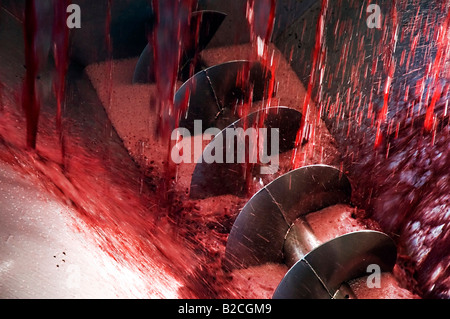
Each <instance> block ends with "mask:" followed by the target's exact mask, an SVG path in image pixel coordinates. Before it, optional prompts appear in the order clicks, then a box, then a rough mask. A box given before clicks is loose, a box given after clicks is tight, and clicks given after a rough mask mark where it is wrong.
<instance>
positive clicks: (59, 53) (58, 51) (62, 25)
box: [53, 0, 71, 163]
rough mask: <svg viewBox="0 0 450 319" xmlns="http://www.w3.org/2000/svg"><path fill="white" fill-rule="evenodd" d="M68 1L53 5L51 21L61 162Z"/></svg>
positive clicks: (67, 42) (67, 54)
mask: <svg viewBox="0 0 450 319" xmlns="http://www.w3.org/2000/svg"><path fill="white" fill-rule="evenodd" d="M70 2H71V1H70V0H59V1H56V2H55V3H54V21H53V56H54V60H55V70H56V72H55V73H56V75H55V78H54V80H53V89H54V92H55V97H56V131H57V134H58V135H59V140H60V143H61V154H62V162H63V163H64V157H65V146H64V145H65V143H64V134H63V127H62V112H63V109H64V106H65V97H66V75H67V71H68V68H69V29H68V28H67V25H66V14H67V13H66V10H67V6H68V5H69V4H70Z"/></svg>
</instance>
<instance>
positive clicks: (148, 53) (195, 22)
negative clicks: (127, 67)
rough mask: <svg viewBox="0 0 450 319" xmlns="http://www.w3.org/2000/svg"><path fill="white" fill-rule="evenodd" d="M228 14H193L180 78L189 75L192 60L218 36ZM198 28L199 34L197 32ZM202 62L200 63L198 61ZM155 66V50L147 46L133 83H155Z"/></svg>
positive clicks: (184, 43)
mask: <svg viewBox="0 0 450 319" xmlns="http://www.w3.org/2000/svg"><path fill="white" fill-rule="evenodd" d="M225 18H226V14H224V13H222V12H218V11H206V10H205V11H198V12H194V13H192V17H191V21H190V28H191V30H190V32H189V33H188V35H189V36H188V37H187V39H184V40H183V43H182V47H181V51H182V54H181V56H182V61H181V63H180V71H179V73H180V76H182V75H184V74H186V73H188V74H189V68H190V65H191V63H192V59H194V57H195V56H196V55H197V54H198V52H200V51H201V50H203V49H204V48H205V47H206V46H207V45H208V43H209V42H210V41H211V39H212V38H213V37H214V35H215V34H216V31H217V30H218V29H219V27H220V25H221V24H222V22H223V20H224V19H225ZM197 27H198V30H199V31H198V32H197V31H196V30H197ZM198 62H200V61H198ZM152 64H153V50H152V48H151V47H150V45H148V44H147V46H146V47H145V49H144V51H143V52H142V54H141V55H140V57H139V61H138V63H137V65H136V69H135V71H134V75H133V83H149V82H150V83H151V82H154V81H155V73H154V68H153V67H152ZM186 80H187V79H186Z"/></svg>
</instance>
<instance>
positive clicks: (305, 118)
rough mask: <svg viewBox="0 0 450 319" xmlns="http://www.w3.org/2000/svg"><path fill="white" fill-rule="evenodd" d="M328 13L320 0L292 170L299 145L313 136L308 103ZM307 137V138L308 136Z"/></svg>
mask: <svg viewBox="0 0 450 319" xmlns="http://www.w3.org/2000/svg"><path fill="white" fill-rule="evenodd" d="M327 11H328V0H322V4H321V9H320V14H319V19H318V21H317V27H316V39H315V45H314V52H313V56H312V68H311V74H310V77H309V81H308V88H307V91H306V95H305V100H304V102H303V112H302V120H301V124H300V129H299V131H298V133H297V137H296V140H295V147H294V152H293V155H292V160H291V165H292V168H294V169H295V168H298V167H300V165H301V161H300V158H298V156H297V152H298V150H299V147H301V144H302V142H303V140H305V139H306V140H308V139H309V136H311V135H312V134H313V132H308V131H307V126H309V125H308V124H310V123H309V119H310V102H311V95H312V90H313V87H314V85H315V84H316V74H317V70H318V69H319V62H320V61H321V59H319V58H320V56H321V52H322V49H323V46H324V32H325V18H326V14H327ZM308 135H309V136H308Z"/></svg>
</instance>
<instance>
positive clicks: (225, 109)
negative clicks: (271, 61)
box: [174, 60, 272, 133]
mask: <svg viewBox="0 0 450 319" xmlns="http://www.w3.org/2000/svg"><path fill="white" fill-rule="evenodd" d="M238 75H241V76H240V77H239V78H242V76H244V78H245V81H244V83H242V84H239V85H238V83H236V82H237V81H236V79H238ZM271 78H272V74H271V72H270V71H269V70H267V69H265V68H264V67H263V66H262V65H261V64H260V63H259V62H249V61H245V60H240V61H230V62H226V63H223V64H219V65H216V66H213V67H210V68H207V69H205V70H203V71H201V72H199V73H197V74H196V75H194V76H193V77H192V78H190V79H189V80H188V81H187V82H185V83H184V84H183V86H182V87H181V88H180V89H179V90H178V91H177V93H176V94H175V99H174V100H175V109H183V107H184V106H185V105H186V102H187V103H188V110H187V113H186V115H185V116H184V117H182V118H181V120H180V125H179V126H180V127H184V128H186V129H188V130H189V131H191V132H192V133H194V120H202V123H203V128H204V129H207V128H209V127H217V128H219V129H223V128H225V127H227V126H228V125H230V124H231V123H233V122H234V121H236V120H238V119H239V117H238V115H237V114H235V107H236V106H237V105H240V104H241V103H243V102H244V101H248V100H249V96H250V93H252V94H253V101H259V100H261V99H263V97H265V96H266V95H267V94H266V92H268V90H267V87H268V83H269V82H270V81H269V80H270V79H271ZM186 98H187V101H186Z"/></svg>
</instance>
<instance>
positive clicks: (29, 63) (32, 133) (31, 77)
mask: <svg viewBox="0 0 450 319" xmlns="http://www.w3.org/2000/svg"><path fill="white" fill-rule="evenodd" d="M37 30H38V25H37V16H36V6H35V1H34V0H26V3H25V22H24V39H25V66H26V74H25V79H24V83H23V89H22V106H23V109H24V112H25V117H26V120H27V137H26V139H27V146H28V147H30V148H32V149H35V148H36V139H37V131H38V124H39V113H40V108H41V106H40V100H39V96H38V89H37V77H38V72H39V67H40V61H39V57H38V53H37V45H38V43H36V42H37Z"/></svg>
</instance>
